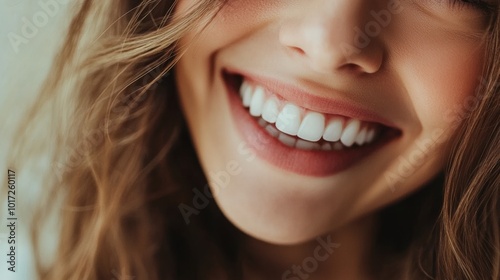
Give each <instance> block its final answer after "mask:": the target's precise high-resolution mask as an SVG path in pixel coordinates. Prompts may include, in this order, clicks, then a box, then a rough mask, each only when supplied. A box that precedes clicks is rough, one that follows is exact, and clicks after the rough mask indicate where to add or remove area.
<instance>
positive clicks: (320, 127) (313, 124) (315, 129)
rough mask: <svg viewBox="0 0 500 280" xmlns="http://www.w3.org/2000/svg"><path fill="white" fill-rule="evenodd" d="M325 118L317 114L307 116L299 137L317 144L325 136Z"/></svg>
mask: <svg viewBox="0 0 500 280" xmlns="http://www.w3.org/2000/svg"><path fill="white" fill-rule="evenodd" d="M324 130H325V116H324V115H323V114H320V113H316V112H309V113H307V114H306V116H305V117H304V119H303V120H302V123H301V125H300V128H299V131H298V133H297V136H298V137H299V138H302V139H304V140H307V141H312V142H316V141H318V140H319V139H321V136H323V131H324Z"/></svg>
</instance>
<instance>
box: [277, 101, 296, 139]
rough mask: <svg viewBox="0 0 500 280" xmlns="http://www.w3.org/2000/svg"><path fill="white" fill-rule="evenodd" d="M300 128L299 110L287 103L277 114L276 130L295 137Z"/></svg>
mask: <svg viewBox="0 0 500 280" xmlns="http://www.w3.org/2000/svg"><path fill="white" fill-rule="evenodd" d="M299 126H300V108H299V107H298V106H296V105H294V104H291V103H288V104H287V105H285V107H283V110H281V112H280V113H279V114H278V119H277V120H276V128H277V129H278V130H279V131H281V132H283V133H286V134H289V135H292V136H295V135H297V132H298V131H299Z"/></svg>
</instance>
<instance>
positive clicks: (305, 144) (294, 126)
mask: <svg viewBox="0 0 500 280" xmlns="http://www.w3.org/2000/svg"><path fill="white" fill-rule="evenodd" d="M239 93H240V96H241V99H242V103H243V106H244V107H245V108H249V113H250V115H251V116H254V117H260V118H259V119H258V123H259V125H260V126H262V127H263V128H264V129H265V130H266V131H267V132H268V133H269V134H270V135H272V136H273V137H275V138H278V139H279V140H280V141H281V142H283V143H284V144H285V145H287V146H290V147H296V148H299V149H304V150H313V149H314V150H324V151H331V150H335V151H339V150H342V149H345V148H346V147H351V146H352V145H354V144H355V143H356V144H357V145H359V146H361V145H365V144H368V143H371V142H373V141H374V140H375V139H376V138H377V135H378V134H379V133H378V128H377V127H375V126H373V125H371V124H367V123H363V124H362V122H361V121H360V120H356V119H348V118H345V117H340V116H331V117H330V118H329V120H328V122H326V120H327V119H326V118H327V116H325V115H324V114H322V113H319V112H313V111H309V110H306V109H303V108H301V107H299V106H297V105H295V104H293V103H286V104H285V106H283V107H282V105H281V103H284V102H282V101H279V100H278V99H277V98H276V97H275V96H274V95H272V94H268V93H267V92H266V90H265V89H264V88H263V87H261V86H255V85H253V84H250V83H248V82H247V81H243V83H242V84H241V87H240V90H239ZM280 108H281V109H280ZM302 117H303V118H302ZM298 138H300V139H298ZM322 139H323V140H322Z"/></svg>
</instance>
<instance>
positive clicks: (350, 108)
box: [225, 69, 395, 128]
mask: <svg viewBox="0 0 500 280" xmlns="http://www.w3.org/2000/svg"><path fill="white" fill-rule="evenodd" d="M225 71H227V74H229V75H238V76H241V77H243V78H244V79H245V80H247V81H249V82H252V83H255V84H258V85H260V86H262V87H264V88H265V89H266V90H268V91H269V92H272V93H273V94H276V95H278V96H281V97H282V98H283V99H285V100H288V101H290V102H292V103H294V104H297V105H299V106H301V107H303V108H306V109H309V110H312V111H316V112H320V113H324V114H330V115H340V116H344V117H347V118H353V119H358V120H360V121H364V122H372V123H379V124H382V125H384V126H387V127H393V128H394V127H395V125H394V123H392V122H391V121H389V120H387V119H385V118H383V117H381V116H380V115H379V114H377V113H376V112H374V111H372V110H370V109H369V108H366V107H364V106H362V105H361V104H356V103H355V102H352V101H351V100H342V99H341V98H344V96H346V94H345V93H340V92H338V91H334V90H331V89H328V90H325V89H324V88H320V87H315V88H311V89H310V90H309V89H308V90H303V89H301V88H299V87H297V86H294V85H290V84H287V83H284V82H281V81H278V80H275V79H272V78H267V77H262V76H259V75H254V74H250V73H246V72H244V71H240V70H235V69H226V70H225ZM312 92H316V93H318V94H312ZM324 96H335V99H333V98H328V97H324Z"/></svg>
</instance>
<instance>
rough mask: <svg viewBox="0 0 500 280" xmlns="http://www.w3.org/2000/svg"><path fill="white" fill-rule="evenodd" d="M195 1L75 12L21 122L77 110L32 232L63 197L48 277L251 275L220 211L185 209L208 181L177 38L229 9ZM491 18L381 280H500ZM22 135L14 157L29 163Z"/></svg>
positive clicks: (89, 2)
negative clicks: (473, 96)
mask: <svg viewBox="0 0 500 280" xmlns="http://www.w3.org/2000/svg"><path fill="white" fill-rule="evenodd" d="M196 2H197V4H196V5H195V6H194V7H192V9H190V10H189V11H188V12H186V13H185V14H182V15H178V16H177V15H176V16H174V13H173V11H174V9H175V5H176V1H173V0H169V1H166V0H142V1H141V0H125V1H97V0H82V1H81V2H79V4H78V6H77V7H75V13H74V18H73V20H72V23H71V25H70V27H69V30H68V33H67V37H66V39H65V42H64V45H63V47H62V49H61V51H60V53H59V55H58V56H57V58H56V60H55V62H54V65H53V70H52V71H51V75H50V76H49V77H48V78H47V80H46V83H45V85H44V88H43V90H42V92H41V94H40V95H39V97H38V101H37V102H36V106H35V107H34V108H33V109H32V110H31V111H30V113H29V114H28V115H27V116H26V120H25V126H28V125H32V124H33V123H36V119H37V114H39V113H40V111H42V109H41V108H42V107H43V106H55V105H54V104H57V106H65V107H66V109H65V112H71V113H69V114H67V115H63V114H62V113H61V112H60V111H57V107H56V113H55V114H54V116H53V121H54V122H55V124H57V126H56V129H55V131H56V132H57V134H56V136H57V137H56V146H57V151H56V153H55V154H54V156H53V158H52V160H53V162H54V163H55V166H56V173H58V174H57V175H58V176H55V178H52V179H47V183H46V184H47V185H48V186H50V187H51V188H50V190H51V192H50V194H51V195H49V196H48V197H51V198H50V199H48V200H46V201H44V202H43V203H42V205H41V206H40V211H39V212H38V215H37V216H36V217H35V222H34V223H35V226H34V227H33V228H34V231H33V242H34V244H35V248H37V247H38V245H39V238H38V236H39V231H38V228H39V227H38V226H37V225H39V224H41V223H43V221H44V218H45V217H46V216H47V215H46V213H47V212H48V211H47V209H48V208H49V205H51V203H52V202H54V200H55V197H62V201H63V206H62V210H61V211H62V214H61V215H62V230H61V233H60V235H61V238H60V240H59V247H58V250H57V255H56V258H55V261H54V263H53V264H51V265H50V266H48V267H47V266H43V265H41V264H40V262H38V266H37V268H38V273H39V275H40V278H41V279H78V280H81V279H112V277H118V276H117V275H122V276H123V275H128V276H133V277H134V278H133V279H151V280H155V279H241V278H242V271H241V269H240V258H239V256H240V252H239V249H238V244H239V239H240V233H239V232H238V231H237V230H236V229H235V228H234V227H233V226H231V225H230V224H229V223H228V222H227V221H226V220H225V219H224V218H223V216H222V214H221V213H220V212H219V211H218V209H217V208H216V206H214V205H213V204H214V203H211V204H210V206H209V209H208V210H207V211H204V212H203V213H201V214H200V215H199V216H197V217H196V218H194V220H193V221H192V223H190V225H186V224H185V223H184V220H183V219H182V217H181V215H180V213H179V211H178V208H177V207H178V205H179V204H180V203H183V202H184V203H185V202H187V201H189V200H190V199H191V188H192V187H201V186H203V185H204V182H205V178H204V176H203V173H202V171H201V168H200V166H199V163H198V161H197V159H196V155H195V153H194V150H193V147H192V145H191V142H190V138H189V134H188V133H187V129H186V124H185V122H184V119H183V116H182V113H181V110H180V108H179V104H178V100H177V96H176V90H175V83H174V80H173V79H172V75H171V74H170V72H171V69H172V68H173V67H174V65H175V63H176V61H177V60H178V59H179V57H180V56H181V55H182V51H183V50H184V49H185V48H186V47H187V46H180V45H179V41H180V39H181V38H183V36H184V35H185V34H186V33H187V32H192V31H199V30H202V28H203V27H204V26H205V25H206V24H207V23H208V22H209V21H210V19H212V18H213V17H214V16H216V15H217V12H218V11H219V10H220V9H221V8H222V7H223V5H224V4H225V3H224V2H226V1H224V0H218V1H217V0H204V1H196ZM492 14H493V15H492V17H491V24H490V26H489V28H488V30H487V34H488V35H487V39H486V42H485V44H486V45H487V48H486V49H487V54H486V55H487V58H488V59H487V60H486V61H487V62H486V65H485V67H484V72H483V77H484V79H483V81H482V82H481V83H480V84H479V87H478V91H477V93H478V96H480V97H481V98H479V99H478V102H477V106H475V108H474V109H473V110H469V111H467V112H466V114H464V118H463V120H462V124H461V125H460V126H459V130H458V132H457V137H456V139H459V141H457V142H456V143H455V144H454V146H453V147H452V153H451V156H450V158H449V161H448V164H447V166H446V169H445V170H444V171H443V173H442V175H441V176H440V177H438V178H436V180H435V181H434V182H433V183H431V184H430V185H437V186H438V187H434V188H433V187H432V186H428V187H426V188H424V189H423V190H422V191H420V192H419V193H417V194H415V195H413V196H411V197H410V198H408V199H407V200H405V201H404V202H400V203H397V204H395V205H393V206H390V207H388V208H387V209H384V210H383V211H382V212H381V216H382V221H383V222H382V225H381V229H380V233H379V242H378V244H377V246H378V247H377V249H376V250H374V255H377V256H378V257H377V258H374V259H378V260H380V262H378V263H375V262H374V265H373V266H374V268H375V267H376V268H377V270H376V271H375V270H374V271H375V272H374V273H377V275H378V276H379V277H381V278H382V279H442V280H444V279H454V280H457V279H469V280H479V279H481V280H488V279H490V280H497V279H500V230H499V228H500V225H499V222H500V219H499V218H500V216H499V213H500V203H499V197H500V196H499V186H500V175H499V174H500V166H499V165H500V151H499V149H500V148H499V147H500V127H499V126H500V124H499V122H498V117H499V116H500V89H499V85H500V59H499V57H500V40H499V39H500V21H499V20H500V19H499V17H498V14H499V13H498V7H496V8H495V10H494V11H492ZM70 101H71V103H70ZM63 104H64V105H63ZM42 105H43V106H42ZM24 133H26V132H23V131H20V132H19V135H18V139H22V142H20V144H19V145H18V148H17V150H16V151H15V152H13V155H14V156H15V157H16V158H22V157H20V156H19V155H20V154H21V153H23V152H24V153H27V152H26V150H25V148H21V147H26V145H28V144H29V143H28V142H29V140H27V139H28V137H27V135H26V134H24ZM38 145H42V146H43V144H40V143H38ZM42 146H40V147H42ZM424 204H425V205H428V206H429V207H427V206H426V207H424V208H426V209H425V211H423V210H422V209H421V206H422V205H424ZM431 206H432V207H431ZM401 211H403V212H401ZM398 213H405V215H404V218H401V215H398ZM408 221H411V222H410V223H408ZM415 221H416V222H415ZM396 228H398V229H400V230H399V231H397V232H396V230H395V229H396ZM401 229H403V230H401ZM41 255H42V252H40V251H39V250H38V251H37V259H38V260H40V259H42V256H41ZM391 267H398V269H391Z"/></svg>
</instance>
